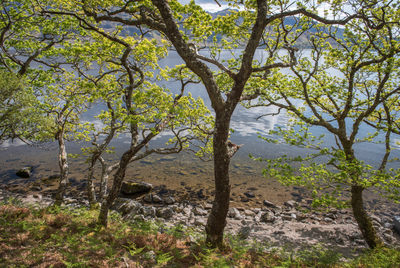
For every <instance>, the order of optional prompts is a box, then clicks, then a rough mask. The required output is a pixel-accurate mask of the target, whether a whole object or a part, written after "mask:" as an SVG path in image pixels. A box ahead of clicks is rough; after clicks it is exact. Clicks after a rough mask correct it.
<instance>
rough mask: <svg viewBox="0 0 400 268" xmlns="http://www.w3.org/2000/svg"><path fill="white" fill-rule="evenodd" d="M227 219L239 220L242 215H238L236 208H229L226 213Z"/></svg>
mask: <svg viewBox="0 0 400 268" xmlns="http://www.w3.org/2000/svg"><path fill="white" fill-rule="evenodd" d="M228 217H229V218H234V219H237V220H240V219H241V218H242V215H240V212H239V210H238V209H237V208H230V209H229V211H228Z"/></svg>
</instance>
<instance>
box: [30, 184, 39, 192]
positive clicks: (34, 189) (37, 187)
mask: <svg viewBox="0 0 400 268" xmlns="http://www.w3.org/2000/svg"><path fill="white" fill-rule="evenodd" d="M31 190H32V191H38V192H39V191H41V190H42V187H41V186H40V185H33V186H32V187H31Z"/></svg>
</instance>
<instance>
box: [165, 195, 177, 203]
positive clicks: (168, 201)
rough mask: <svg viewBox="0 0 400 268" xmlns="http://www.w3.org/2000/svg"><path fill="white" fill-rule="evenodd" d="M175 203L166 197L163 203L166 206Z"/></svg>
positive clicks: (169, 197) (172, 199)
mask: <svg viewBox="0 0 400 268" xmlns="http://www.w3.org/2000/svg"><path fill="white" fill-rule="evenodd" d="M175 202H176V201H175V199H174V198H173V197H172V196H167V197H165V198H164V203H165V204H167V205H172V204H174V203H175Z"/></svg>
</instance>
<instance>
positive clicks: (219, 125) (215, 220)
mask: <svg viewBox="0 0 400 268" xmlns="http://www.w3.org/2000/svg"><path fill="white" fill-rule="evenodd" d="M229 122H230V116H219V115H218V114H217V115H216V122H215V133H214V140H213V148H214V176H215V179H214V182H215V196H214V202H213V206H212V209H211V212H210V215H209V216H208V220H207V226H206V234H207V238H206V242H207V243H208V244H209V245H210V246H212V247H221V246H222V244H223V235H224V228H225V225H226V216H227V214H228V210H229V197H230V188H231V186H230V184H229V163H230V156H229V153H228V135H229Z"/></svg>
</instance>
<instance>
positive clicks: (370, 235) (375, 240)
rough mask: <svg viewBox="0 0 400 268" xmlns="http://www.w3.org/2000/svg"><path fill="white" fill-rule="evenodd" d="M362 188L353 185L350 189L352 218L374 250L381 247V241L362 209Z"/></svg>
mask: <svg viewBox="0 0 400 268" xmlns="http://www.w3.org/2000/svg"><path fill="white" fill-rule="evenodd" d="M363 191H364V188H363V187H361V186H356V185H353V186H352V187H351V207H352V209H353V215H354V218H355V219H356V221H357V224H358V227H359V228H360V230H361V233H362V235H363V237H364V239H365V241H366V242H367V244H368V246H369V247H370V248H376V247H378V246H381V245H383V242H382V240H381V239H380V238H379V236H378V235H377V233H376V230H375V227H374V226H373V225H372V221H371V218H370V217H369V216H368V214H367V212H366V211H365V209H364V204H363V197H362V194H363Z"/></svg>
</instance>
